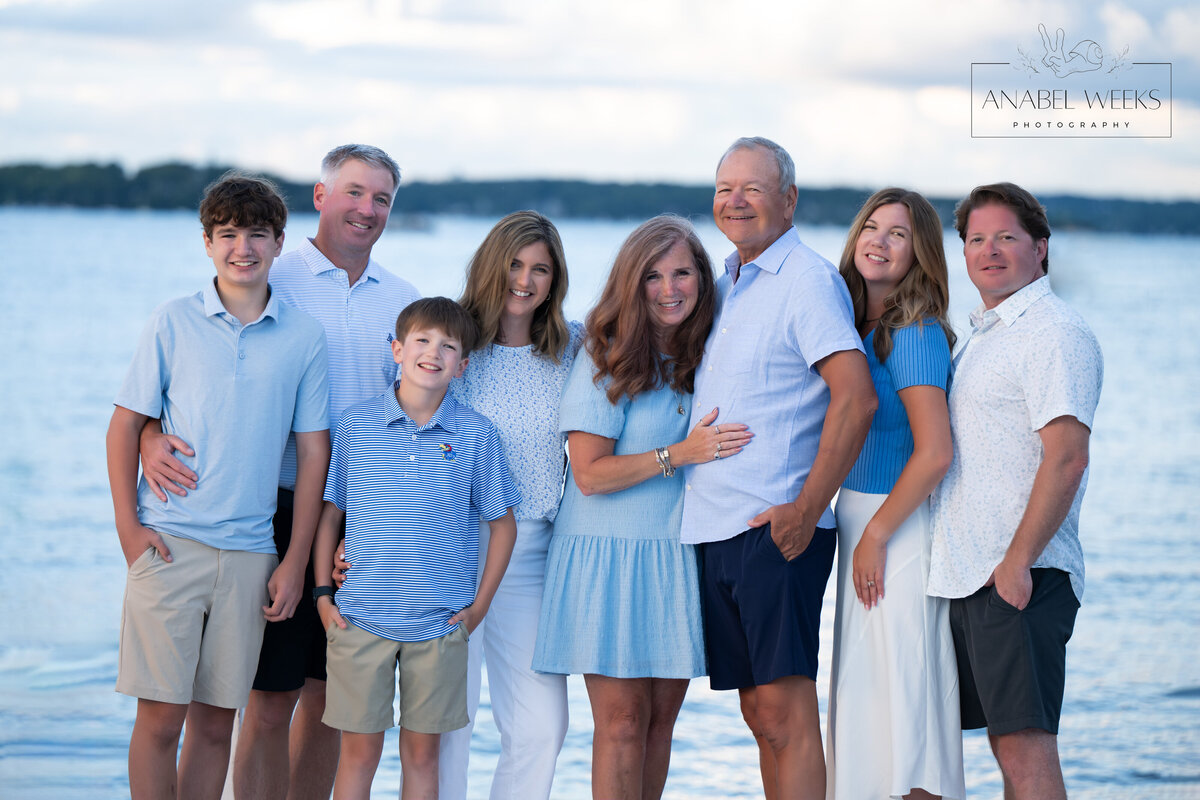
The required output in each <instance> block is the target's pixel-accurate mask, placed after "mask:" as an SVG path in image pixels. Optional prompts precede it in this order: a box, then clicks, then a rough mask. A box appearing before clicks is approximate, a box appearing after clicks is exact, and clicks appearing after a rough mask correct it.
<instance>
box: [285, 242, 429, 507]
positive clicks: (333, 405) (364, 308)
mask: <svg viewBox="0 0 1200 800" xmlns="http://www.w3.org/2000/svg"><path fill="white" fill-rule="evenodd" d="M270 282H271V290H272V292H273V293H274V295H273V296H275V297H278V298H279V299H280V300H282V301H283V302H285V303H287V304H288V305H290V306H292V307H293V308H298V309H300V310H301V311H303V312H304V313H306V314H308V315H309V316H311V317H315V318H316V319H317V321H318V322H320V323H321V324H322V325H323V326H325V338H326V340H327V341H328V343H329V430H331V431H332V430H334V428H336V427H337V422H338V419H339V418H341V416H342V412H343V411H345V410H346V409H347V408H349V407H350V406H351V405H353V404H355V403H359V402H362V401H363V400H366V399H367V398H369V397H374V396H375V395H377V394H379V393H380V392H382V391H384V390H386V389H388V388H389V387H390V386H391V385H392V382H393V381H394V380H395V379H396V362H395V360H394V359H393V358H392V337H393V334H394V333H395V330H396V317H397V315H399V313H400V311H401V309H403V308H404V307H405V306H406V305H408V304H409V303H411V302H412V301H413V300H416V299H417V298H419V297H420V296H421V295H420V294H419V293H418V292H417V290H416V288H415V287H414V286H413V285H412V284H411V283H409V282H408V281H406V280H404V279H403V278H399V277H397V276H395V275H393V274H392V273H390V272H388V271H387V270H386V269H384V268H383V267H381V266H379V265H378V264H377V263H375V262H374V261H370V262H368V263H367V268H366V270H365V271H364V272H363V274H362V275H361V276H359V279H358V280H357V281H356V282H355V283H354V285H353V286H351V285H350V282H349V279H348V276H347V274H346V271H345V270H344V269H338V267H337V266H335V265H334V263H333V262H332V261H330V260H329V259H328V258H326V257H325V254H324V253H322V252H321V251H320V250H318V249H317V247H316V245H314V244H313V243H312V240H311V239H304V240H303V241H302V243H301V244H300V246H299V247H297V248H296V249H295V250H290V251H288V252H287V253H284V254H283V255H282V256H280V257H279V258H277V259H275V263H274V264H272V265H271V276H270ZM279 485H280V486H282V487H284V488H285V489H293V488H295V486H296V441H295V437H292V438H290V439H289V440H288V446H287V450H286V451H285V452H284V454H283V468H282V469H281V471H280V475H279Z"/></svg>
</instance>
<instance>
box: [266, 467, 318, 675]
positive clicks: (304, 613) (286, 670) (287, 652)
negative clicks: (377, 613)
mask: <svg viewBox="0 0 1200 800" xmlns="http://www.w3.org/2000/svg"><path fill="white" fill-rule="evenodd" d="M274 525H275V549H276V550H277V551H278V553H279V560H280V561H283V556H284V554H285V553H286V552H287V549H288V545H289V544H290V543H291V541H292V493H291V492H290V491H288V490H287V489H280V490H279V505H278V506H277V507H276V509H275V519H274ZM310 561H311V559H310ZM314 585H315V584H314V582H313V571H312V564H311V563H309V564H308V565H306V566H305V568H304V593H303V594H302V595H300V604H299V605H298V606H296V613H295V614H293V615H292V618H291V619H285V620H282V621H280V622H268V623H267V627H266V628H265V629H263V643H262V650H261V651H260V652H259V654H258V672H256V673H255V675H254V688H255V689H257V690H258V691H260V692H291V691H295V690H296V689H299V688H301V687H302V686H304V680H305V678H316V679H317V680H320V681H323V680H325V630H324V629H323V628H322V627H321V616H320V615H319V614H318V613H317V606H316V604H315V603H313V599H312V590H313V586H314Z"/></svg>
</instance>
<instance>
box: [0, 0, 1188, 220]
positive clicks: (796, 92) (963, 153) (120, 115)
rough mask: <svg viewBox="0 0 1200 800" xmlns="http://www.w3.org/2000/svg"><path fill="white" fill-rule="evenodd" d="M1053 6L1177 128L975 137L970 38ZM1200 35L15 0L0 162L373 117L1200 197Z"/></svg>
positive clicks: (540, 171)
mask: <svg viewBox="0 0 1200 800" xmlns="http://www.w3.org/2000/svg"><path fill="white" fill-rule="evenodd" d="M1039 23H1043V24H1045V25H1046V27H1047V28H1048V29H1050V30H1051V31H1054V30H1056V29H1057V28H1059V27H1061V28H1063V29H1064V30H1065V31H1066V38H1067V40H1068V44H1067V47H1068V48H1070V47H1071V46H1072V45H1073V43H1075V42H1078V41H1084V40H1090V41H1093V42H1095V43H1098V44H1099V46H1100V47H1101V48H1102V49H1103V50H1104V52H1105V53H1107V54H1108V55H1109V57H1110V58H1111V57H1112V56H1113V55H1114V54H1116V53H1118V52H1121V51H1123V50H1124V49H1125V48H1128V50H1127V51H1126V52H1127V56H1126V60H1128V61H1154V62H1170V63H1171V65H1172V77H1173V89H1174V102H1173V107H1172V114H1173V133H1174V135H1173V136H1172V137H1171V138H1165V139H1114V138H1100V139H1079V138H1072V139H1007V138H998V139H981V138H972V137H971V131H970V114H971V105H972V102H971V98H970V93H969V82H970V65H971V63H972V62H983V61H988V62H994V61H1016V60H1017V59H1018V57H1019V52H1020V51H1022V50H1023V51H1025V52H1027V53H1030V52H1031V53H1033V54H1034V55H1035V56H1038V55H1040V54H1042V53H1043V52H1044V49H1043V43H1042V41H1041V39H1040V35H1039V33H1038V24H1039ZM1198 46H1200V7H1197V6H1196V5H1195V4H1184V3H1165V2H1153V1H1148V2H1129V1H1128V0H1126V1H1125V2H1100V3H1094V2H1085V1H1084V0H1062V1H1061V2H1021V1H1020V0H1015V1H1013V0H1007V1H1005V2H1000V0H983V1H982V2H970V3H953V2H949V1H948V0H914V1H913V2H908V3H903V4H901V3H894V2H890V3H885V2H877V1H876V0H851V2H841V3H835V4H822V5H821V7H810V5H809V4H801V3H796V2H794V0H793V2H775V1H774V0H767V1H763V2H757V3H754V4H731V3H728V2H717V1H716V0H689V2H682V1H681V0H663V1H662V2H654V1H653V0H642V2H637V3H635V2H626V0H610V2H605V3H587V4H585V3H579V2H560V3H557V4H552V3H528V2H512V1H511V0H493V1H491V2H482V1H481V0H462V1H461V2H441V1H439V0H389V1H387V2H384V1H383V0H209V2H205V3H162V2H148V1H147V0H103V2H101V1H100V0H36V2H33V0H0V131H2V133H0V163H14V162H18V161H38V162H44V163H50V164H61V163H71V162H79V161H96V160H99V161H116V162H119V163H121V164H122V165H124V166H125V167H127V168H130V169H135V168H138V167H141V166H146V165H149V164H155V163H161V162H162V161H165V160H168V159H183V160H186V161H191V162H198V163H206V162H217V163H232V164H237V165H239V166H243V167H246V168H250V169H266V170H271V171H273V172H276V173H279V174H282V175H284V176H286V177H289V178H293V179H297V180H309V179H313V178H315V176H316V172H317V164H318V162H319V159H320V157H321V155H322V154H323V153H324V152H325V151H327V150H328V149H329V148H330V147H332V146H334V145H336V144H341V143H343V142H347V141H362V142H368V143H372V144H377V145H380V146H382V147H383V148H384V149H386V150H388V151H389V152H390V153H391V154H392V155H393V156H394V157H395V158H396V159H397V161H399V162H400V164H401V166H402V167H403V168H404V172H405V176H406V178H407V179H433V180H437V179H445V178H450V177H463V178H472V179H475V178H507V177H524V176H537V177H580V178H588V179H593V180H620V181H651V180H667V181H679V182H687V183H705V182H708V181H710V180H711V177H712V171H713V167H714V166H715V161H716V159H717V157H718V156H719V155H720V153H721V152H722V151H723V150H724V148H725V147H726V146H727V145H728V144H729V142H730V141H732V140H733V139H734V138H736V137H738V136H742V135H765V136H769V137H771V138H773V139H776V140H777V141H779V142H780V143H781V144H783V145H784V146H785V147H787V148H788V149H789V150H790V151H791V152H792V154H793V156H794V157H795V159H796V162H797V172H798V180H799V182H800V183H801V184H803V185H814V186H855V187H863V188H874V187H878V186H882V185H886V184H901V185H906V186H911V187H913V188H916V189H919V190H922V191H926V192H930V193H935V194H949V195H954V194H960V193H962V192H964V191H965V190H966V189H969V188H970V187H971V186H972V185H975V184H978V183H982V182H990V181H993V180H1001V179H1005V180H1014V181H1017V182H1019V183H1022V184H1025V185H1027V186H1029V187H1030V188H1031V189H1034V190H1035V191H1038V192H1072V193H1077V194H1088V195H1124V196H1130V197H1144V198H1151V199H1176V198H1191V199H1200V136H1197V135H1196V130H1197V128H1200V110H1198V103H1200V56H1198V52H1200V51H1198ZM1043 72H1045V70H1043ZM1097 74H1099V73H1097ZM1013 75H1014V78H1022V79H1023V77H1024V76H1021V75H1020V74H1019V73H1017V72H1016V71H1014V72H1013ZM1041 77H1042V79H1050V78H1049V77H1048V76H1045V75H1044V76H1041ZM1014 85H1015V84H1014ZM1055 85H1056V86H1057V85H1066V84H1065V83H1061V84H1055Z"/></svg>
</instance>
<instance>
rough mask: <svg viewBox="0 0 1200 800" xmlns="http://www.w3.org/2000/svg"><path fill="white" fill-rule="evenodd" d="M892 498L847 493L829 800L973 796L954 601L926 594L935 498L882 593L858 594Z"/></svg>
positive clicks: (893, 549)
mask: <svg viewBox="0 0 1200 800" xmlns="http://www.w3.org/2000/svg"><path fill="white" fill-rule="evenodd" d="M886 497H887V495H883V494H864V493H862V492H855V491H852V490H850V489H842V490H841V492H840V493H839V495H838V503H837V529H838V576H837V580H838V595H837V614H836V617H835V619H834V639H833V671H832V673H831V675H830V683H829V685H830V689H829V726H828V735H827V737H826V746H825V750H826V763H827V769H828V782H827V786H828V791H827V795H826V797H827V798H828V800H835V799H836V800H876V798H887V797H903V796H904V795H906V794H908V793H909V792H910V791H912V790H913V789H914V788H917V789H924V790H926V791H928V792H931V793H933V794H936V795H941V796H942V797H946V798H962V797H963V796H964V795H965V794H966V789H965V787H964V780H963V755H962V729H961V727H960V722H959V707H958V668H957V666H956V662H955V658H954V642H953V640H952V639H951V636H950V622H949V617H948V611H949V601H947V600H945V599H943V598H939V597H929V596H928V595H926V594H925V583H926V579H927V578H928V577H929V546H930V533H929V502H928V501H926V502H924V503H922V504H921V506H920V507H919V508H917V510H916V511H914V512H913V514H912V516H910V517H909V518H908V519H907V520H905V521H904V524H902V525H901V526H900V528H899V529H898V530H897V531H896V532H895V533H894V534H893V535H892V538H891V539H890V540H889V541H888V548H887V564H886V566H885V568H884V576H883V591H884V597H883V600H881V601H880V603H879V604H878V605H876V606H875V607H874V608H873V609H871V610H870V611H867V610H866V609H865V608H863V605H862V603H860V602H859V600H858V597H857V596H856V595H855V593H854V579H853V578H854V573H853V558H854V548H855V547H856V546H857V545H858V542H859V539H861V538H862V533H863V528H865V527H866V525H867V522H869V521H870V519H871V517H872V516H874V514H875V512H876V511H877V510H878V509H879V506H881V505H882V504H883V501H884V500H885V499H886Z"/></svg>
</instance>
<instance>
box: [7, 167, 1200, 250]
mask: <svg viewBox="0 0 1200 800" xmlns="http://www.w3.org/2000/svg"><path fill="white" fill-rule="evenodd" d="M228 169H229V167H226V166H215V165H210V166H205V167H197V166H194V165H190V164H184V163H180V162H173V163H167V164H161V165H158V166H152V167H146V168H145V169H142V170H139V171H137V172H136V173H133V174H126V173H125V171H124V170H123V169H122V168H121V167H120V166H119V165H117V164H97V163H86V164H69V165H66V166H61V167H49V166H44V165H40V164H10V165H4V166H0V206H18V205H19V206H65V207H74V208H128V209H194V208H196V206H197V204H198V202H199V198H200V195H201V194H202V192H203V190H204V187H205V186H207V185H208V184H209V183H210V182H211V181H213V180H214V179H215V178H217V177H218V176H220V175H221V174H222V173H224V172H225V171H226V170H228ZM268 177H271V179H272V180H274V181H275V182H276V183H277V184H278V185H279V187H280V189H281V190H282V191H283V193H284V196H285V197H286V198H287V200H288V204H289V206H290V207H291V209H292V210H293V211H311V210H312V200H311V198H312V184H311V183H297V182H295V181H287V180H284V179H282V178H278V177H276V176H268ZM876 188H878V187H876ZM872 191H874V190H873V189H854V188H833V189H816V188H805V187H801V188H800V189H799V199H798V201H797V203H796V221H797V222H801V223H806V224H812V225H843V226H848V225H849V224H850V221H851V220H852V219H853V218H854V215H855V213H856V212H857V211H858V209H859V206H860V205H861V204H862V202H863V201H864V200H866V198H867V197H868V196H869V195H870V194H871V192H872ZM929 199H930V202H932V203H933V205H934V208H936V209H937V212H938V214H939V216H940V217H941V219H942V223H943V225H945V226H946V227H952V226H953V222H954V205H955V203H956V202H957V201H958V198H946V197H930V198H929ZM1040 199H1041V200H1042V202H1043V203H1044V204H1045V206H1046V211H1047V213H1048V214H1049V216H1050V220H1051V222H1052V223H1053V226H1054V229H1055V230H1070V229H1078V230H1092V231H1110V232H1120V233H1141V234H1189V235H1192V234H1195V233H1196V220H1198V219H1200V202H1197V201H1191V200H1182V201H1163V202H1157V201H1151V200H1127V199H1122V198H1096V197H1080V196H1075V195H1043V196H1041V198H1040ZM525 208H533V209H537V210H538V211H541V212H542V213H544V214H546V215H547V216H549V217H552V218H556V217H557V218H573V219H639V220H640V219H646V218H648V217H651V216H654V215H655V214H661V213H664V212H673V213H676V214H681V215H683V216H688V217H697V216H699V217H707V216H708V215H709V214H711V210H712V187H711V186H694V185H685V184H672V183H608V182H595V181H584V180H565V179H540V178H529V179H516V180H488V181H472V180H450V181H441V182H431V181H412V182H408V181H402V182H401V184H400V187H399V189H397V191H396V201H395V204H394V206H393V213H394V214H400V215H406V216H409V217H419V216H420V215H428V214H462V215H467V216H481V217H500V216H503V215H504V214H507V213H509V212H511V211H516V210H519V209H525Z"/></svg>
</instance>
